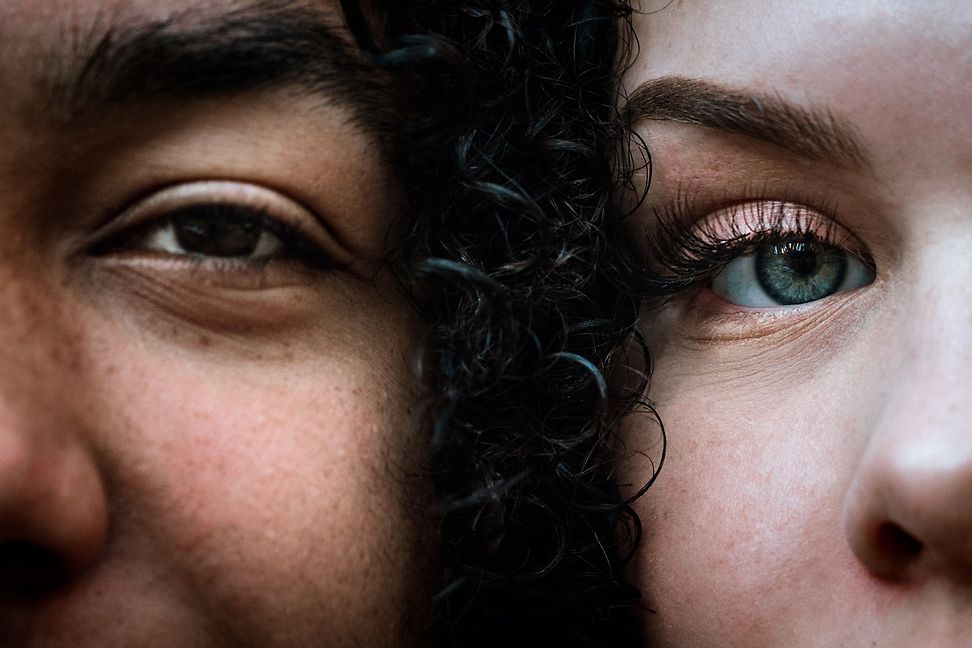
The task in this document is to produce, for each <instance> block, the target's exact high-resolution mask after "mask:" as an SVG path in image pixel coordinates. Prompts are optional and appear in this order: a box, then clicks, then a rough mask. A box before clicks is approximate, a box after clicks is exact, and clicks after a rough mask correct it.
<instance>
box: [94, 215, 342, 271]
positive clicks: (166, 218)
mask: <svg viewBox="0 0 972 648" xmlns="http://www.w3.org/2000/svg"><path fill="white" fill-rule="evenodd" d="M189 213H191V214H197V215H202V216H205V217H206V218H208V219H224V220H245V219H249V220H251V221H254V222H256V223H258V224H259V226H260V227H261V228H264V229H265V230H266V231H268V232H270V233H271V234H273V235H274V236H276V237H278V238H279V239H280V240H281V241H282V242H283V244H284V247H285V249H286V250H287V251H288V254H287V257H286V258H289V259H292V260H294V261H299V262H302V263H305V264H307V265H309V266H311V267H314V268H319V269H331V268H333V267H334V262H333V260H332V259H331V258H330V257H329V256H328V255H326V254H325V253H323V252H322V251H321V250H320V249H318V247H317V246H316V245H314V244H313V243H310V242H309V241H308V240H307V237H306V236H305V235H304V234H303V233H301V232H300V230H299V229H298V228H296V227H294V226H293V225H290V224H289V223H285V222H283V221H280V220H278V219H276V218H273V217H272V216H270V215H269V213H268V212H267V211H266V210H263V209H258V208H255V207H249V206H244V205H236V204H232V203H221V202H214V203H198V204H190V205H185V206H183V207H179V208H177V209H175V210H172V211H170V212H166V213H164V214H160V215H159V216H158V217H157V218H153V219H151V220H150V221H148V222H145V223H142V224H140V225H138V226H136V227H134V228H133V229H131V230H128V231H125V232H122V233H120V234H119V235H118V236H115V237H113V238H111V239H110V240H108V241H106V242H105V243H104V244H102V245H100V246H98V247H97V248H95V250H94V251H93V252H94V254H95V255H104V254H110V253H115V252H123V251H125V250H126V249H128V248H130V247H131V246H132V245H133V242H134V241H138V240H139V239H140V238H142V237H144V236H146V235H147V234H148V233H149V232H151V231H152V230H154V229H156V228H158V227H160V226H162V225H164V224H165V223H167V222H172V221H173V219H175V218H177V217H178V216H180V215H184V214H189ZM273 260H274V259H269V258H267V259H235V258H232V259H230V258H227V259H211V258H207V257H204V256H200V257H194V256H191V255H187V256H186V257H185V258H184V262H186V263H189V264H192V265H198V266H202V265H204V264H206V265H209V266H213V265H214V264H216V266H215V269H217V270H239V269H240V268H241V267H242V268H252V269H260V268H263V267H265V266H266V265H267V264H268V263H270V262H271V261H273ZM241 264H242V265H241Z"/></svg>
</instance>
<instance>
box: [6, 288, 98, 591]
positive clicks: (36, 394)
mask: <svg viewBox="0 0 972 648" xmlns="http://www.w3.org/2000/svg"><path fill="white" fill-rule="evenodd" d="M11 292H12V291H11V290H10V282H8V283H7V287H6V289H5V290H3V291H2V293H3V296H4V299H3V300H2V302H3V303H4V305H5V306H7V307H5V308H4V311H5V314H4V315H3V316H2V317H0V597H5V598H9V597H21V596H31V595H40V594H44V593H46V592H49V591H51V590H53V589H55V588H57V587H59V586H62V585H64V584H66V583H67V582H69V581H70V580H71V579H72V578H74V577H76V576H77V575H78V574H79V573H81V572H83V571H84V570H85V569H86V568H88V567H89V566H90V565H91V564H92V563H93V562H94V561H95V560H96V559H97V557H98V555H99V553H100V550H101V548H102V546H103V544H104V542H105V537H106V533H107V528H108V504H107V500H106V492H105V488H104V483H103V480H102V475H101V472H100V470H99V466H98V463H97V460H96V457H95V455H94V454H93V452H92V451H91V449H90V448H89V447H88V446H87V445H86V439H85V435H84V434H83V433H82V425H81V424H79V422H78V419H77V417H76V416H75V412H76V411H78V410H79V409H81V408H82V405H81V404H80V402H79V401H80V400H81V395H82V394H83V393H84V391H83V386H82V385H81V384H79V377H78V376H77V375H76V373H77V367H76V366H75V367H72V366H71V365H72V363H71V362H70V361H68V360H67V358H69V357H70V353H69V352H67V351H66V349H67V347H68V344H69V343H68V342H66V340H69V339H70V336H69V335H65V331H64V330H62V329H63V327H62V326H61V325H60V324H58V319H59V318H58V317H57V316H56V314H52V313H50V312H46V313H45V312H44V311H45V310H49V309H42V308H36V307H35V308H32V309H29V310H30V311H31V313H33V314H31V315H24V313H25V312H27V311H26V310H25V304H26V302H27V301H28V300H30V299H31V297H28V296H27V295H25V294H24V292H22V291H18V292H19V294H17V295H12V294H11ZM6 297H12V301H10V300H8V299H6Z"/></svg>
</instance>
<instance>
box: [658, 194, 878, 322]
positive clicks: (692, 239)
mask: <svg viewBox="0 0 972 648" xmlns="http://www.w3.org/2000/svg"><path fill="white" fill-rule="evenodd" d="M747 193H749V192H747ZM825 202H826V201H824V200H820V199H817V200H811V199H808V200H806V201H805V202H793V201H784V200H772V199H759V198H749V199H744V200H737V201H733V202H725V201H723V202H721V204H720V203H718V202H717V201H715V200H713V199H712V198H708V197H706V196H705V195H704V194H700V193H693V192H688V191H686V190H684V189H679V190H677V191H676V192H675V193H674V194H672V195H671V197H670V198H669V199H668V200H666V201H663V202H661V203H660V204H656V205H655V206H654V207H653V209H652V212H653V214H654V219H653V220H652V221H651V223H652V224H651V226H649V227H648V228H647V230H646V232H645V238H644V239H642V240H643V241H645V243H646V245H647V249H646V251H645V265H644V268H645V272H646V274H645V277H644V280H643V283H642V288H641V298H642V301H643V302H644V303H645V304H646V306H647V307H648V308H649V309H653V308H660V307H662V306H664V304H666V303H667V302H668V301H669V300H671V299H672V298H674V297H677V296H679V295H682V294H689V293H695V292H696V290H698V289H700V288H703V287H705V286H707V285H710V284H711V282H712V280H713V278H714V277H716V275H718V274H719V273H720V272H721V271H722V270H723V269H724V268H725V267H726V266H728V265H729V264H730V263H731V262H732V261H733V260H734V259H736V258H737V257H740V256H745V255H749V254H752V253H753V252H754V251H755V250H756V249H757V248H758V247H759V246H760V245H761V244H765V243H772V242H780V241H781V240H786V241H799V242H808V241H809V242H813V243H819V244H824V245H827V246H830V247H832V248H835V249H839V250H843V252H844V253H845V254H846V255H847V256H848V258H853V259H855V260H857V261H859V262H860V263H861V264H863V266H864V267H866V268H868V269H870V271H872V272H873V271H874V269H875V264H874V262H873V260H872V257H871V255H870V253H869V251H868V250H867V247H866V246H865V245H864V243H863V242H862V241H861V240H860V239H859V238H857V236H855V235H854V234H853V233H852V232H851V231H850V230H848V229H847V228H846V227H844V226H843V225H842V224H841V223H840V221H839V219H838V218H837V216H836V214H838V213H839V211H838V210H837V209H836V206H834V205H832V206H831V207H829V208H825V209H824V210H823V211H821V210H820V209H817V208H813V207H810V206H808V204H814V205H819V204H822V203H825ZM698 214H704V216H701V217H699V216H698ZM828 214H834V216H829V215H828ZM720 300H721V301H723V302H725V300H723V299H721V298H720Z"/></svg>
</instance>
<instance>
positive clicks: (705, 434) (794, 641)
mask: <svg viewBox="0 0 972 648" xmlns="http://www.w3.org/2000/svg"><path fill="white" fill-rule="evenodd" d="M641 9H642V10H643V12H642V13H641V14H638V15H636V17H635V28H636V30H637V35H638V39H639V42H640V51H639V55H638V59H637V60H636V61H635V63H634V65H633V66H632V67H631V69H630V70H628V72H627V74H626V75H625V78H624V85H625V88H626V89H627V90H628V91H629V92H632V91H634V90H635V89H636V88H637V87H638V86H639V85H640V84H642V83H644V82H646V81H649V80H652V79H657V78H660V77H681V78H685V79H698V80H703V81H706V82H710V83H715V84H718V85H719V86H720V87H726V88H729V89H731V90H732V91H733V92H735V93H739V94H741V95H742V96H744V97H745V96H748V95H750V94H751V95H754V96H757V97H772V98H775V99H780V100H782V101H785V102H787V103H788V104H791V105H794V106H797V107H800V108H801V109H805V110H813V111H816V112H822V113H825V114H827V113H829V114H832V115H833V117H834V118H835V119H837V120H840V122H841V123H842V124H846V125H847V127H848V129H849V130H850V131H852V132H853V134H854V136H855V137H856V139H857V140H859V141H860V142H861V144H862V150H863V153H864V155H865V156H866V157H867V160H868V165H867V170H866V171H862V170H855V169H850V168H847V167H842V166H840V165H839V164H836V163H834V162H832V161H823V160H819V159H810V158H808V157H807V156H802V155H800V154H798V153H794V152H793V151H790V150H785V149H783V148H781V147H778V146H774V145H772V144H769V143H767V142H765V141H761V140H758V139H754V138H749V137H746V136H742V135H740V134H738V133H727V132H722V131H719V130H717V129H715V128H709V127H702V126H695V125H691V124H685V123H672V122H668V121H653V120H650V119H648V120H645V121H643V122H642V123H639V124H637V125H636V127H637V128H638V130H639V133H640V134H641V135H643V136H644V137H645V139H646V141H647V144H648V146H649V148H650V149H651V153H652V162H653V164H654V167H653V186H652V189H651V191H650V193H649V196H648V202H649V208H646V209H643V210H642V211H641V213H639V214H638V215H637V216H636V217H635V218H634V219H633V220H634V221H636V222H637V225H636V226H634V227H632V236H633V237H635V243H634V244H635V245H638V243H637V237H638V236H644V233H645V231H646V229H648V228H650V222H651V221H652V212H651V209H650V205H651V202H652V201H653V200H656V201H665V200H667V199H668V198H670V197H671V196H672V194H673V193H674V192H675V191H676V189H677V188H678V186H679V184H680V183H684V184H688V185H690V186H691V187H693V188H698V190H699V192H700V193H702V194H705V199H706V200H708V199H710V198H711V201H712V203H715V204H721V205H725V204H735V203H739V202H742V201H746V200H755V199H757V198H765V199H776V200H791V201H795V202H798V203H803V202H804V201H811V200H812V201H814V202H813V203H812V207H813V208H814V209H816V210H823V211H824V214H825V215H826V216H828V217H833V218H838V219H839V222H840V224H841V225H842V226H843V227H845V228H847V229H849V230H850V231H851V232H852V233H853V234H854V235H856V236H857V237H859V238H860V239H861V240H862V241H863V242H864V243H865V244H866V245H867V247H868V249H869V252H870V253H871V254H872V255H873V257H874V260H875V262H876V266H877V280H876V281H875V282H874V284H872V285H870V286H867V287H865V288H863V289H860V290H858V291H856V292H853V293H847V294H845V295H838V296H834V297H833V298H829V299H828V300H821V302H820V303H819V304H818V305H817V306H815V307H813V309H806V310H805V311H804V312H805V313H809V314H806V315H802V316H796V315H789V316H787V317H788V318H789V319H786V318H778V320H774V322H776V321H779V322H782V324H780V325H776V324H774V325H773V326H768V325H767V326H764V328H765V329H771V331H772V332H767V331H765V330H762V329H759V327H758V325H757V324H754V323H753V321H754V320H755V318H749V319H748V320H747V319H745V318H744V317H743V316H741V315H738V313H736V311H738V310H739V309H735V310H733V311H732V312H733V313H736V315H735V316H729V315H726V316H724V317H723V318H722V319H718V318H717V317H712V318H709V319H705V318H704V317H703V316H700V315H698V316H697V315H694V314H693V313H694V311H692V310H691V308H690V307H688V306H684V304H686V303H688V300H687V299H686V300H683V301H679V302H676V303H673V304H672V305H670V306H669V307H667V308H665V309H663V310H662V311H659V312H657V313H652V314H646V315H645V316H644V317H643V323H642V327H643V331H644V332H645V335H646V337H647V339H648V343H649V346H650V347H651V349H652V359H653V374H652V388H651V390H650V392H649V397H650V398H651V400H652V402H653V403H655V404H657V408H658V412H659V414H660V416H661V418H662V420H663V421H664V423H665V425H666V433H667V438H668V442H669V445H668V456H667V458H666V464H665V466H664V469H663V470H662V471H661V474H660V476H659V478H658V480H657V482H656V483H655V484H654V486H653V487H652V489H651V490H650V491H649V492H648V494H647V495H646V496H645V497H644V498H643V499H642V500H641V501H639V503H638V504H637V508H638V512H639V514H640V515H641V516H642V518H643V520H644V521H645V527H646V531H645V537H646V540H645V543H644V545H643V547H642V548H641V552H640V555H639V559H638V565H637V567H636V568H635V570H634V573H635V574H636V575H637V576H636V578H637V580H638V582H639V584H640V585H641V586H642V587H643V591H644V593H645V596H646V606H647V607H650V608H651V609H652V610H653V612H651V613H646V614H645V615H644V617H643V619H644V621H645V623H646V626H647V628H648V630H647V635H648V637H649V639H648V640H646V645H655V644H657V645H670V646H710V645H712V646H714V645H718V646H747V647H751V646H819V645H854V646H857V645H879V646H899V645H901V646H904V645H941V646H962V645H967V644H968V642H969V640H970V637H972V627H970V623H969V618H970V617H969V608H968V602H969V600H970V596H969V590H968V579H967V574H968V565H969V559H970V556H969V554H968V551H967V547H968V541H967V539H968V537H969V536H968V533H969V528H970V527H969V524H968V521H969V518H968V517H967V516H966V515H965V514H964V513H965V512H967V511H968V507H967V506H966V505H965V504H959V503H958V502H967V501H968V496H969V493H970V492H972V490H970V488H972V487H970V483H972V482H970V480H969V479H968V475H969V474H972V473H970V470H969V466H970V465H972V452H970V447H969V442H968V438H969V437H968V415H969V409H968V402H967V400H968V399H967V394H968V385H969V376H970V374H969V370H968V367H969V366H970V362H972V344H970V336H969V333H968V331H969V330H970V328H969V322H972V312H970V307H969V304H970V303H972V302H970V297H972V295H970V290H969V286H970V285H972V284H970V281H972V274H970V273H972V267H970V263H969V261H968V254H967V251H966V250H967V249H968V245H969V243H970V242H972V232H970V217H969V209H968V205H969V204H972V189H970V185H969V178H970V172H972V144H970V142H972V122H970V120H969V119H968V114H970V110H972V85H970V84H969V79H970V78H972V59H970V57H969V43H970V42H972V6H970V5H969V4H968V3H966V2H957V1H955V2H946V1H940V2H922V3H917V2H904V1H902V2H880V1H877V0H875V1H869V0H867V1H864V2H853V3H851V2H839V1H837V0H834V1H830V0H824V1H822V2H801V1H792V2H791V1H786V0H784V1H780V2H771V3H767V2H757V1H755V0H754V1H751V2H750V1H746V0H744V1H742V2H731V3H729V2H718V1H716V0H712V1H705V0H682V1H679V0H675V1H673V2H670V3H669V2H665V1H662V0H659V2H648V1H645V2H642V3H641ZM754 105H758V102H757V103H754ZM834 205H838V208H837V209H834V210H833V211H830V210H831V208H832V207H833V206H834ZM706 215H707V213H705V212H704V211H703V212H702V213H693V214H691V216H692V217H694V218H698V219H701V218H703V217H705V216H706ZM722 307H724V308H727V309H728V306H726V305H724V304H723V305H722ZM719 312H720V313H722V312H723V311H719ZM703 319H704V320H705V321H700V320H703ZM774 326H775V328H774ZM754 328H756V329H759V330H757V331H756V332H755V333H754V331H753V329H754ZM712 329H715V330H716V331H717V332H719V333H724V335H723V337H721V338H719V339H716V338H715V336H714V335H713V336H709V337H707V335H706V334H705V332H706V331H710V330H712ZM700 331H702V332H701V333H700ZM757 333H758V334H757ZM693 334H695V335H694V337H693ZM625 435H626V440H628V441H629V442H632V441H633V442H634V443H636V444H641V445H640V446H636V448H638V447H643V448H649V449H650V448H652V447H654V446H653V445H652V444H653V443H654V442H655V441H656V438H657V434H656V433H655V432H654V431H653V429H652V428H650V426H648V425H644V424H643V422H642V423H641V424H639V422H637V421H634V420H632V422H631V423H630V424H628V425H627V426H626V429H625ZM921 444H925V445H923V446H922V445H921ZM919 446H920V447H919ZM876 457H883V459H882V460H881V461H884V463H883V464H882V463H881V461H879V460H878V459H876ZM888 457H892V459H888ZM928 457H937V459H935V460H929V461H928V463H926V464H923V461H924V460H925V459H927V458H928ZM902 458H905V459H913V461H912V462H911V464H912V466H911V467H910V468H902V467H901V466H902V465H903V464H907V463H908V462H907V461H905V459H902ZM943 458H947V461H945V459H943ZM895 461H897V462H898V463H897V464H895ZM636 463H637V462H636V461H634V460H633V461H631V462H630V465H629V467H628V470H629V471H630V472H629V473H628V475H626V477H627V479H626V481H630V482H631V483H643V481H644V479H643V474H644V473H645V472H647V471H648V470H649V468H648V467H647V466H645V465H640V466H636V465H635V464H636ZM946 464H947V465H946ZM889 466H890V468H889ZM882 471H883V472H882ZM875 475H880V477H876V476H875ZM889 475H890V477H889ZM931 475H934V476H936V479H938V478H939V477H941V479H940V480H939V481H937V482H934V483H933V480H931V479H930V477H929V476H931ZM942 475H945V476H944V477H942ZM949 479H951V480H952V481H948V480H949ZM882 480H883V481H882ZM895 480H897V481H895ZM962 480H964V481H962ZM875 483H881V484H883V486H881V488H884V490H883V491H881V492H882V493H885V494H887V493H891V495H888V496H887V500H888V501H893V502H895V503H896V504H895V506H898V507H899V508H897V509H896V515H898V516H899V517H897V518H893V519H892V521H895V522H896V523H897V522H900V523H901V524H902V525H903V526H905V527H906V528H908V529H909V530H913V531H914V533H915V535H916V537H919V538H920V539H922V540H923V541H926V544H925V553H923V554H922V558H921V559H920V560H917V561H916V563H915V564H914V565H912V566H911V568H910V569H911V571H906V570H905V568H904V567H900V569H901V573H897V574H896V575H895V578H892V579H883V578H881V577H879V574H877V573H876V571H877V570H875V569H874V567H873V564H872V563H870V562H868V560H867V559H863V558H861V556H860V549H859V547H856V546H853V541H852V540H853V538H852V536H853V535H854V533H853V528H854V525H855V524H856V522H855V521H854V520H855V519H856V518H855V514H854V513H853V512H854V511H856V510H858V509H859V508H860V506H859V505H858V504H856V503H855V502H856V501H857V500H860V499H862V498H864V497H865V495H866V491H867V490H868V489H869V488H871V489H872V490H875V489H876V490H880V489H878V488H877V487H875V486H874V484H875ZM889 483H894V484H896V486H895V488H897V490H894V489H892V488H891V487H890V486H887V484H889ZM929 484H931V486H929ZM908 485H910V486H908ZM909 487H913V488H912V490H910V491H908V490H907V489H908V488H909ZM923 488H924V490H922V489H923ZM919 492H920V493H921V497H919V496H918V495H917V493H919ZM902 493H905V495H902ZM895 498H898V499H895ZM888 506H891V505H890V504H889V505H888ZM903 511H906V512H907V513H904V512H903ZM915 511H924V512H926V513H928V516H929V518H930V517H932V513H934V514H935V515H938V518H937V519H938V520H939V522H940V524H939V526H938V527H936V528H932V527H933V526H934V525H929V524H924V522H923V523H922V524H924V526H922V524H917V523H916V524H915V526H914V527H912V526H909V525H910V524H911V522H912V521H913V520H914V515H915V513H914V512H915ZM909 515H910V516H912V517H909ZM859 517H860V516H859Z"/></svg>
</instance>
